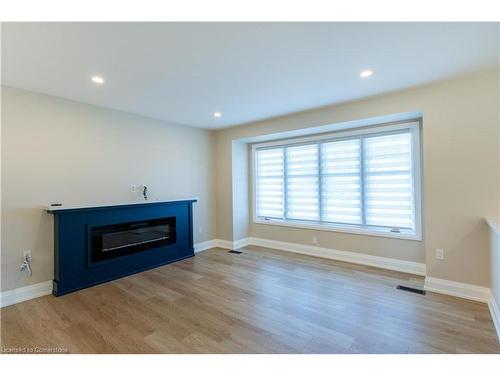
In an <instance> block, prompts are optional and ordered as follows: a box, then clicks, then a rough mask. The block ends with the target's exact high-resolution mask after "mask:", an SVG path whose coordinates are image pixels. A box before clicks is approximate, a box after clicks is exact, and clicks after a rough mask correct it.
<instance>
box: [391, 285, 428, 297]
mask: <svg viewBox="0 0 500 375" xmlns="http://www.w3.org/2000/svg"><path fill="white" fill-rule="evenodd" d="M397 289H401V290H404V291H405V292H412V293H417V294H422V295H423V296H425V290H422V289H417V288H410V287H409V286H404V285H398V286H397Z"/></svg>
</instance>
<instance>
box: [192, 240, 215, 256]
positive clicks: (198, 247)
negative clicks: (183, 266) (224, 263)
mask: <svg viewBox="0 0 500 375" xmlns="http://www.w3.org/2000/svg"><path fill="white" fill-rule="evenodd" d="M217 241H218V240H210V241H205V242H198V243H195V244H194V252H195V253H199V252H200V251H205V250H208V249H212V248H214V247H217Z"/></svg>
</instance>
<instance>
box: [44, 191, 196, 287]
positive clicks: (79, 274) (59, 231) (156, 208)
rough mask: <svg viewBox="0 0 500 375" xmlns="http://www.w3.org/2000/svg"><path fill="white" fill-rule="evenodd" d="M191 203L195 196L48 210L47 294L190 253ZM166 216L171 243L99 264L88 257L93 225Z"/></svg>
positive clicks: (134, 271) (116, 275)
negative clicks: (171, 221) (171, 225)
mask: <svg viewBox="0 0 500 375" xmlns="http://www.w3.org/2000/svg"><path fill="white" fill-rule="evenodd" d="M194 202H195V200H185V201H173V202H154V203H144V204H133V205H123V206H108V207H95V208H81V209H66V210H65V209H58V210H54V211H52V213H53V214H54V282H53V294H54V295H56V296H60V295H63V294H66V293H70V292H73V291H75V290H78V289H82V288H86V287H89V286H92V285H95V284H99V283H103V282H106V281H109V280H113V279H116V278H119V277H122V276H126V275H130V274H133V273H136V272H141V271H144V270H147V269H150V268H154V267H158V266H161V265H163V264H167V263H171V262H174V261H177V260H180V259H185V258H189V257H192V256H194V249H193V210H192V205H193V203H194ZM172 216H175V218H176V242H175V243H174V244H170V245H166V246H162V247H157V248H153V249H149V250H145V251H141V252H138V253H134V254H129V255H125V256H122V257H118V258H113V259H109V260H106V261H102V262H96V263H92V262H91V261H90V257H89V254H90V252H91V244H90V235H89V234H90V231H91V230H92V228H93V227H96V226H103V225H111V224H119V223H126V222H134V221H141V220H150V219H159V218H164V217H172Z"/></svg>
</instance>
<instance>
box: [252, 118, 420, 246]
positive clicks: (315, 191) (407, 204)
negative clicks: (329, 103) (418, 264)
mask: <svg viewBox="0 0 500 375" xmlns="http://www.w3.org/2000/svg"><path fill="white" fill-rule="evenodd" d="M344 134H347V135H344ZM292 142H297V141H296V140H294V141H292ZM306 142H309V143H306ZM255 162H256V164H255V182H256V185H255V207H256V216H257V217H259V218H265V219H277V220H281V221H286V220H291V221H295V222H297V221H304V222H312V223H319V224H325V225H329V226H335V225H336V224H338V227H339V228H344V229H345V228H346V226H347V227H348V228H358V229H357V231H361V232H362V233H364V232H365V231H366V232H368V233H375V232H376V233H380V231H382V232H385V233H388V232H389V230H390V231H391V232H396V233H403V234H405V235H408V236H413V238H417V239H419V238H420V230H421V229H420V228H421V224H420V221H421V213H420V195H419V191H420V170H419V167H420V164H419V125H418V123H416V122H410V123H406V124H403V123H399V124H396V125H388V126H386V127H383V128H382V127H381V128H380V130H378V129H373V128H371V129H367V130H366V131H353V132H349V133H339V134H338V135H333V136H331V137H318V138H316V140H314V141H313V140H310V139H309V141H308V140H307V139H304V140H303V143H300V144H298V143H295V144H294V143H291V142H289V143H287V142H284V143H282V144H280V143H277V144H276V143H275V144H273V145H272V146H270V147H268V148H266V147H259V148H256V149H255ZM405 238H406V237H405Z"/></svg>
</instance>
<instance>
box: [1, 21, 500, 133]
mask: <svg viewBox="0 0 500 375" xmlns="http://www.w3.org/2000/svg"><path fill="white" fill-rule="evenodd" d="M498 49H499V24H495V23H489V24H488V23H482V24H480V23H391V24H389V23H8V24H6V23H4V24H3V25H2V84H5V85H8V86H13V87H18V88H23V89H27V90H32V91H36V92H43V93H47V94H51V95H55V96H60V97H64V98H68V99H73V100H77V101H81V102H85V103H91V104H96V105H100V106H104V107H109V108H114V109H119V110H124V111H127V112H132V113H137V114H141V115H146V116H149V117H154V118H158V119H163V120H169V121H174V122H177V123H181V124H187V125H192V126H197V127H203V128H220V127H225V126H229V125H236V124H242V123H246V122H250V121H255V120H259V119H263V118H268V117H273V116H278V115H283V114H287V113H291V112H297V111H302V110H305V109H310V108H314V107H319V106H324V105H328V104H333V103H338V102H343V101H347V100H352V99H357V98H361V97H365V96H369V95H374V94H380V93H384V92H388V91H393V90H398V89H401V88H405V87H409V86H415V85H420V84H424V83H428V82H431V81H435V80H440V79H445V78H449V77H452V76H455V75H460V74H466V73H470V72H474V71H478V70H483V69H493V68H498V64H499V50H498ZM365 68H370V69H372V70H373V71H374V74H373V76H372V77H370V78H369V79H365V80H362V79H360V77H359V73H360V71H361V70H362V69H365ZM94 74H98V75H101V76H102V77H104V79H105V80H106V83H105V84H104V85H102V86H96V85H95V84H93V83H92V82H91V81H90V77H91V76H92V75H94ZM215 111H220V112H222V117H220V118H214V117H213V115H212V114H213V112H215Z"/></svg>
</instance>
